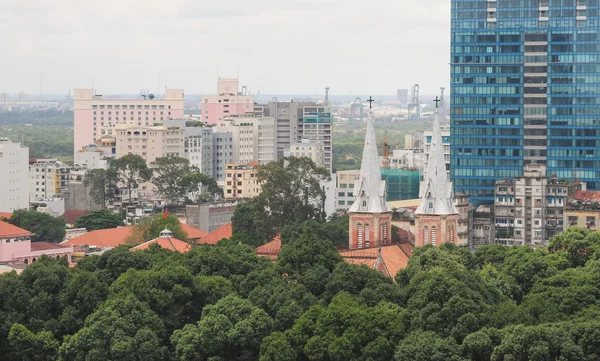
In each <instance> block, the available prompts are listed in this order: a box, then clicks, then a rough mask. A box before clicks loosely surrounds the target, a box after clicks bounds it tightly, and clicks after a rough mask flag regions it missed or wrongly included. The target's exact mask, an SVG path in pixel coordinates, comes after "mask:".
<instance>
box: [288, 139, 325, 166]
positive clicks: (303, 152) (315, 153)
mask: <svg viewBox="0 0 600 361" xmlns="http://www.w3.org/2000/svg"><path fill="white" fill-rule="evenodd" d="M321 150H322V147H321V146H320V145H319V143H317V142H315V141H312V140H310V139H302V142H300V143H292V144H290V145H286V146H285V152H284V155H285V156H286V157H307V158H310V159H312V161H313V162H315V164H316V165H318V166H320V167H322V166H323V153H322V151H321Z"/></svg>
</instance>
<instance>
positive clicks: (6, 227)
mask: <svg viewBox="0 0 600 361" xmlns="http://www.w3.org/2000/svg"><path fill="white" fill-rule="evenodd" d="M25 236H33V233H31V232H29V231H28V230H25V229H23V228H19V227H17V226H13V225H12V224H10V223H8V222H4V221H0V238H8V237H25Z"/></svg>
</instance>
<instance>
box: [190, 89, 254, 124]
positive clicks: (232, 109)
mask: <svg viewBox="0 0 600 361" xmlns="http://www.w3.org/2000/svg"><path fill="white" fill-rule="evenodd" d="M238 87H239V81H238V79H221V78H219V79H218V80H217V94H216V95H203V96H202V104H201V105H200V106H201V108H202V120H203V121H205V122H207V123H208V124H216V123H217V121H218V120H222V119H223V118H224V117H227V116H229V115H235V114H245V113H246V112H252V111H254V100H253V98H252V96H251V95H246V94H245V92H239V91H238Z"/></svg>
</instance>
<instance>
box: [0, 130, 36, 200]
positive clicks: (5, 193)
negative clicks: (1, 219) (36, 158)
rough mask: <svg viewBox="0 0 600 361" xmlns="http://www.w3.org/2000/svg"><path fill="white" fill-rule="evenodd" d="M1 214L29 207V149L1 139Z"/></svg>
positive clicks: (6, 139)
mask: <svg viewBox="0 0 600 361" xmlns="http://www.w3.org/2000/svg"><path fill="white" fill-rule="evenodd" d="M0 169H1V170H2V177H0V212H13V211H15V210H17V209H24V208H25V209H27V208H28V207H29V188H28V186H27V184H28V180H29V148H27V147H24V146H22V145H21V144H20V143H13V142H11V141H10V140H8V138H0Z"/></svg>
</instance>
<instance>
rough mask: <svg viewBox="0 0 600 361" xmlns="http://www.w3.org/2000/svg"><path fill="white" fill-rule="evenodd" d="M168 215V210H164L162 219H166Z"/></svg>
mask: <svg viewBox="0 0 600 361" xmlns="http://www.w3.org/2000/svg"><path fill="white" fill-rule="evenodd" d="M168 214H169V210H168V209H165V213H163V219H165V218H167V215H168Z"/></svg>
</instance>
